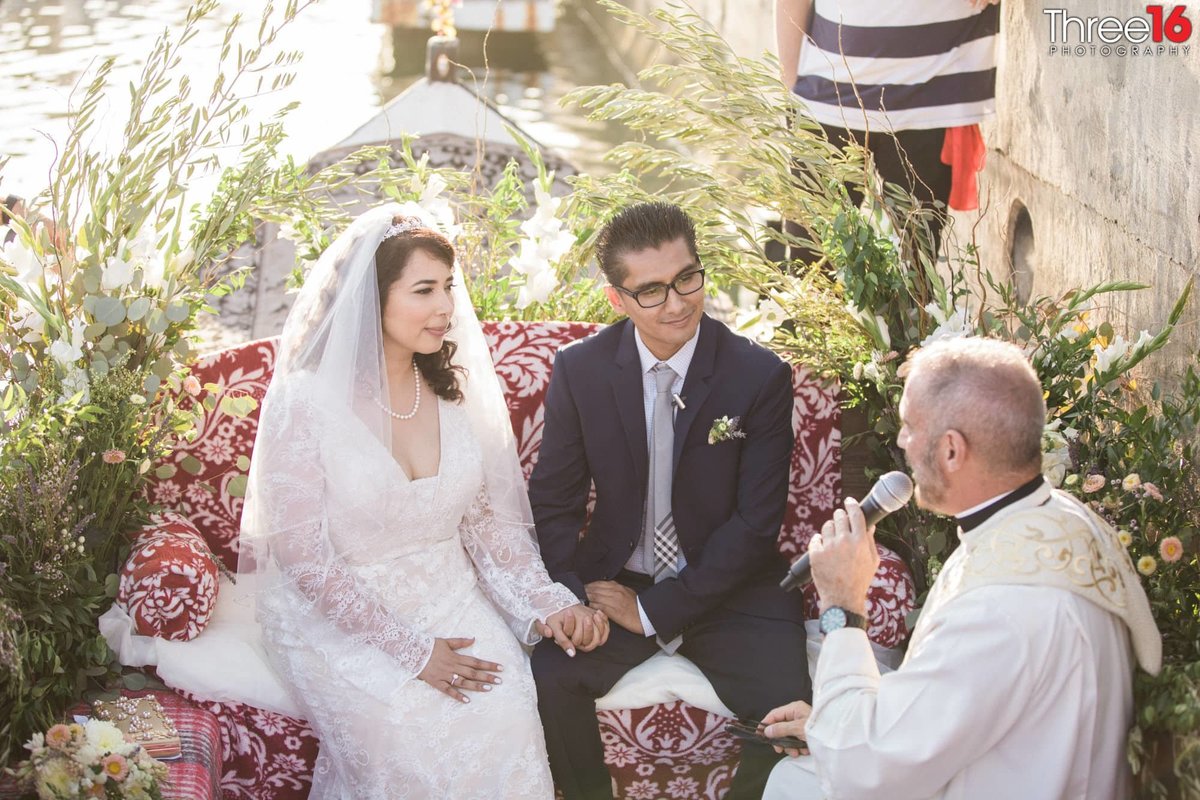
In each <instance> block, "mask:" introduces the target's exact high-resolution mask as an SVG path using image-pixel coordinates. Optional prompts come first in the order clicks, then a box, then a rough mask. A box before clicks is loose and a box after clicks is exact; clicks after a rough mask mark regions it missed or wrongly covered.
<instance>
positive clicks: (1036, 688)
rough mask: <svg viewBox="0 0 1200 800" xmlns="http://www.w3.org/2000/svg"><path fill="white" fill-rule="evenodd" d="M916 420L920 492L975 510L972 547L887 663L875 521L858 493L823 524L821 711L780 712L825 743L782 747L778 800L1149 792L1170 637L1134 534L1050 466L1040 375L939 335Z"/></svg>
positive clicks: (778, 723) (965, 532) (967, 533)
mask: <svg viewBox="0 0 1200 800" xmlns="http://www.w3.org/2000/svg"><path fill="white" fill-rule="evenodd" d="M900 416H901V425H902V427H901V429H900V434H899V440H898V444H899V445H900V447H901V448H902V449H903V450H904V451H905V456H906V458H907V460H908V463H909V465H910V466H911V469H912V476H913V479H914V482H915V483H916V487H917V490H916V499H917V502H918V504H919V505H920V506H921V507H923V508H926V509H929V510H930V511H934V512H936V513H939V514H946V515H954V516H955V517H956V518H957V520H958V524H959V539H960V544H959V547H958V548H957V549H956V550H955V552H954V553H953V555H951V556H950V558H949V559H948V560H947V561H946V564H945V566H944V567H943V568H942V570H941V572H940V573H939V574H938V577H937V580H936V581H935V583H934V585H933V588H932V589H931V591H930V593H929V597H928V599H927V601H926V603H925V606H924V609H923V611H922V613H921V617H920V619H919V621H918V623H917V626H916V629H915V631H914V632H913V636H912V640H911V642H910V644H909V648H908V652H907V654H906V656H905V660H904V663H903V664H902V665H901V666H900V668H899V669H898V670H897V671H895V672H893V673H890V674H887V675H883V676H882V677H881V676H880V673H879V670H878V669H877V667H876V663H875V660H874V658H872V654H871V648H870V644H869V642H868V640H867V636H866V632H865V631H864V630H863V619H864V617H865V614H866V596H867V587H868V586H869V585H870V582H871V578H872V576H873V575H874V574H875V567H876V564H877V562H878V555H877V553H876V550H875V545H874V543H873V530H868V529H867V527H866V524H865V522H864V519H863V515H862V512H861V510H860V509H859V507H858V505H857V504H856V503H855V502H854V501H853V500H848V501H847V502H846V508H845V510H844V511H843V510H840V509H839V510H838V511H837V512H836V514H835V516H834V519H833V520H832V521H830V522H829V523H826V525H825V526H824V528H823V529H822V531H821V533H820V534H819V535H817V536H816V537H814V538H813V541H812V543H811V545H810V547H809V552H810V553H811V554H812V555H811V558H812V574H813V580H814V582H815V584H816V588H817V590H818V592H819V594H820V596H821V611H822V614H821V627H822V631H823V632H824V634H825V639H824V644H823V647H822V650H821V654H820V658H819V661H818V663H817V669H816V679H815V681H814V694H813V706H812V707H811V708H810V707H809V706H808V705H807V704H805V703H802V702H795V703H791V704H789V705H787V706H783V707H781V708H777V709H775V710H774V711H772V712H771V713H770V714H769V715H768V716H767V718H766V719H765V721H766V722H768V723H771V724H770V725H769V726H768V727H767V729H766V733H767V735H768V736H783V735H794V736H800V737H802V738H806V739H807V742H808V746H809V748H810V749H811V755H799V754H798V753H796V752H795V751H793V752H792V753H790V755H793V756H794V757H793V758H789V759H785V760H784V761H782V762H780V764H779V765H778V766H777V767H776V768H775V769H774V771H773V772H772V774H771V778H770V782H769V784H768V787H767V792H766V794H765V795H764V798H765V800H782V799H783V798H789V799H790V798H810V797H811V798H820V797H824V798H875V797H885V796H886V797H905V798H950V797H970V798H973V800H990V799H991V798H995V799H996V800H999V799H1000V798H1013V797H1020V798H1024V799H1025V800H1037V799H1038V798H1046V800H1050V799H1051V798H1054V799H1057V798H1066V797H1087V798H1089V799H1090V800H1118V798H1126V797H1129V796H1130V794H1131V791H1132V786H1131V774H1130V767H1129V763H1128V761H1127V759H1126V757H1125V740H1126V734H1127V733H1128V731H1129V727H1130V725H1131V723H1132V718H1133V698H1132V685H1133V675H1132V673H1133V669H1134V666H1135V659H1136V663H1137V664H1138V665H1140V666H1141V667H1142V668H1143V669H1145V670H1146V671H1148V672H1150V673H1152V674H1154V673H1157V672H1158V669H1159V667H1160V664H1161V658H1162V640H1161V637H1160V636H1159V633H1158V631H1157V629H1156V628H1155V625H1154V621H1153V620H1152V618H1151V616H1150V607H1149V603H1148V601H1147V599H1146V595H1145V593H1144V591H1143V590H1142V586H1141V583H1140V582H1139V579H1138V576H1137V574H1136V572H1135V571H1134V568H1133V565H1132V563H1131V562H1130V559H1129V556H1128V554H1127V553H1126V551H1125V549H1124V547H1123V546H1122V545H1121V544H1120V543H1119V541H1118V540H1117V535H1116V532H1115V531H1114V530H1113V529H1112V528H1111V527H1110V526H1109V525H1108V524H1107V523H1106V522H1105V521H1104V520H1103V519H1101V518H1100V517H1098V516H1097V515H1096V514H1094V513H1093V512H1092V511H1091V510H1090V509H1089V508H1088V507H1087V506H1086V505H1084V504H1083V503H1081V502H1079V501H1078V500H1076V499H1075V498H1073V497H1072V496H1070V495H1068V494H1066V493H1064V492H1061V491H1057V490H1054V489H1052V488H1051V487H1050V486H1049V485H1048V484H1047V483H1046V482H1045V480H1044V479H1043V478H1042V475H1041V435H1042V429H1043V425H1044V423H1045V418H1046V408H1045V403H1044V400H1043V395H1042V388H1041V386H1040V384H1039V382H1038V379H1037V375H1036V374H1035V373H1034V371H1033V369H1032V367H1031V366H1030V365H1029V362H1028V361H1027V360H1026V358H1025V356H1024V355H1023V354H1022V352H1021V351H1020V349H1018V348H1017V347H1015V346H1013V345H1011V344H1007V343H1002V342H998V341H992V340H986V339H974V338H972V339H958V340H953V341H949V342H942V343H938V344H935V345H932V346H930V347H928V348H925V349H923V350H922V351H921V352H920V353H918V354H917V355H916V356H915V357H914V358H913V359H912V361H911V363H910V372H909V377H908V380H907V384H906V386H905V390H904V395H903V397H902V399H901V402H900Z"/></svg>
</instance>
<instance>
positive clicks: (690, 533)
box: [529, 316, 804, 640]
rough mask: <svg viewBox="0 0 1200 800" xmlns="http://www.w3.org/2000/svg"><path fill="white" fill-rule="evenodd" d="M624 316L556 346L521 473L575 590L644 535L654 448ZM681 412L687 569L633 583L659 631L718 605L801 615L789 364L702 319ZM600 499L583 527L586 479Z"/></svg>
mask: <svg viewBox="0 0 1200 800" xmlns="http://www.w3.org/2000/svg"><path fill="white" fill-rule="evenodd" d="M633 332H634V327H633V323H631V322H630V321H629V320H628V319H626V320H622V321H621V322H618V323H615V324H613V325H611V326H609V327H608V328H605V329H604V330H602V331H600V332H599V333H597V334H595V335H594V336H591V337H589V338H587V339H582V340H580V341H578V342H574V343H572V344H570V345H567V346H566V347H564V348H563V349H562V350H560V351H559V353H558V356H557V357H556V359H555V362H554V371H553V374H552V375H551V378H550V387H549V389H548V391H547V394H546V404H545V431H544V436H543V439H542V446H541V449H540V451H539V453H538V461H537V465H536V467H535V468H534V470H533V475H532V477H531V478H530V482H529V499H530V502H531V504H532V506H533V515H534V520H535V522H536V524H537V534H538V540H539V542H540V544H541V550H542V558H543V559H544V560H545V562H546V567H547V569H548V570H549V572H550V576H551V578H553V579H554V580H556V581H559V582H561V583H563V584H565V585H567V586H569V587H571V589H572V590H573V591H574V592H575V593H576V594H577V595H579V597H580V598H581V599H583V598H584V589H583V586H584V584H585V583H589V582H591V581H596V580H611V579H612V578H614V577H615V576H616V575H617V573H618V572H620V571H621V569H622V568H623V567H624V565H625V562H626V561H628V560H629V557H630V555H631V554H632V553H633V550H634V547H635V546H636V545H637V541H638V539H639V538H640V537H641V523H642V510H643V507H644V505H645V501H646V491H647V484H648V471H649V455H648V452H647V443H646V415H645V410H644V409H645V407H644V404H643V397H642V368H641V360H640V359H639V358H638V351H637V345H636V343H635V341H634V337H633ZM680 395H681V397H682V398H683V401H684V404H685V406H686V408H684V409H683V410H680V411H678V413H677V414H676V417H675V474H674V482H673V486H672V510H673V511H674V514H675V527H676V530H677V531H678V535H679V542H680V546H681V547H682V549H683V554H684V556H685V558H686V559H687V567H686V568H685V569H684V570H683V571H682V572H681V573H680V574H679V577H678V578H675V579H668V580H664V581H661V582H659V583H657V584H655V585H654V586H652V587H650V588H648V589H645V590H643V591H642V592H640V593H639V595H638V599H639V600H640V601H641V603H642V608H643V609H644V610H645V612H646V616H647V617H649V619H650V622H651V623H652V624H653V625H654V628H655V630H656V632H657V634H658V635H659V636H660V637H661V638H662V639H663V640H670V639H673V638H674V637H675V636H676V635H677V634H679V633H681V632H683V631H684V630H686V628H687V627H688V626H689V625H691V624H693V623H695V622H697V621H699V620H701V619H702V618H703V617H704V616H705V615H706V614H708V613H709V612H711V611H713V610H715V609H718V608H728V609H731V610H735V611H740V612H742V613H746V614H753V615H756V616H763V617H770V618H774V619H787V620H793V621H796V622H802V621H803V619H804V610H803V606H802V602H801V597H800V593H799V592H793V593H786V592H784V591H782V590H781V589H780V588H779V581H780V580H781V579H782V577H783V575H784V572H785V571H786V569H787V561H786V560H785V559H784V558H783V557H782V556H780V555H779V552H778V550H777V548H776V539H777V537H778V535H779V527H780V524H781V523H782V521H783V513H784V507H785V505H786V503H787V483H788V467H789V463H790V458H791V452H792V444H793V433H792V404H793V399H792V370H791V368H790V367H789V366H788V365H787V364H785V363H784V362H783V361H781V360H780V359H779V358H778V357H777V356H776V355H775V354H773V353H771V352H770V351H769V350H767V349H766V348H764V347H761V346H759V345H757V344H754V343H752V342H750V341H749V340H747V339H746V338H744V337H742V336H738V335H737V334H735V333H733V332H732V331H730V330H729V329H728V328H726V327H725V326H724V325H722V324H721V323H719V322H717V321H715V320H713V319H710V318H709V317H708V316H704V317H702V318H701V321H700V336H699V339H698V340H697V343H696V351H695V354H694V356H693V357H692V362H691V365H690V366H689V367H688V373H687V377H686V378H685V381H684V385H683V391H682V392H680ZM721 417H730V418H733V417H738V418H740V428H741V430H742V431H744V432H745V434H746V436H745V438H743V439H730V440H727V441H723V442H719V443H717V444H709V443H708V433H709V429H710V428H711V427H712V424H713V421H714V420H716V419H719V418H721ZM593 482H594V483H595V486H596V506H595V510H594V511H593V513H592V517H591V520H590V521H589V522H588V523H587V532H586V535H585V536H584V537H583V538H582V539H580V538H579V533H580V531H581V530H582V529H583V527H584V522H585V516H586V504H587V498H588V491H589V487H590V485H591V484H592V483H593Z"/></svg>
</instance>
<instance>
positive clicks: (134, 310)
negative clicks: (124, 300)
mask: <svg viewBox="0 0 1200 800" xmlns="http://www.w3.org/2000/svg"><path fill="white" fill-rule="evenodd" d="M151 305H152V302H151V300H150V298H149V297H146V296H144V295H143V296H142V297H138V298H136V299H135V300H134V301H133V302H132V303H130V304H129V309H128V311H127V312H126V316H128V317H129V319H130V320H131V321H133V322H137V321H138V320H140V319H141V318H142V317H144V316H146V312H147V311H149V310H150V306H151Z"/></svg>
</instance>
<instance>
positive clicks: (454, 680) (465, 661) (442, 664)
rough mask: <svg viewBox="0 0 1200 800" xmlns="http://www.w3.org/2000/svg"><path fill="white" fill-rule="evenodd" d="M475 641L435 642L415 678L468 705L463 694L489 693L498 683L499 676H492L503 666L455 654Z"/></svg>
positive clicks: (445, 640) (458, 639) (472, 639)
mask: <svg viewBox="0 0 1200 800" xmlns="http://www.w3.org/2000/svg"><path fill="white" fill-rule="evenodd" d="M474 642H475V639H474V638H456V639H434V640H433V655H431V656H430V657H429V662H428V663H427V664H426V665H425V669H423V670H421V672H420V673H419V674H418V675H417V677H418V678H420V679H421V680H423V681H425V682H426V683H428V684H429V685H430V686H432V687H433V688H434V689H437V690H438V691H439V692H444V693H445V694H447V695H449V696H450V697H452V698H454V699H455V700H458V701H459V702H462V703H469V702H471V698H469V697H467V696H466V695H465V694H463V692H464V691H466V692H490V691H491V690H492V686H493V685H496V684H499V683H500V676H498V675H496V674H495V673H497V672H500V671H502V670H503V667H501V666H500V665H499V664H496V663H494V662H491V661H484V660H482V659H479V658H475V657H473V656H468V655H466V654H462V653H459V652H458V651H459V650H462V649H463V648H464V647H470V646H471V645H472V644H473V643H474Z"/></svg>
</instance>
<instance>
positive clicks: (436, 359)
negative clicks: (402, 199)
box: [375, 216, 463, 402]
mask: <svg viewBox="0 0 1200 800" xmlns="http://www.w3.org/2000/svg"><path fill="white" fill-rule="evenodd" d="M411 219H412V218H411V217H405V216H397V217H395V218H394V219H393V220H392V222H393V224H396V225H404V224H405V223H406V222H409V221H410V220H411ZM418 250H420V251H422V252H424V253H425V254H427V255H429V256H430V257H432V258H435V259H437V260H438V261H440V262H442V263H443V264H445V265H446V266H447V267H449V268H450V269H454V245H452V244H450V240H449V239H447V238H446V237H445V236H443V235H442V234H440V233H438V232H437V231H435V230H433V229H432V228H425V227H412V228H408V229H406V230H402V231H401V232H399V233H397V234H394V235H392V236H389V237H387V238H386V239H384V240H383V241H382V242H380V243H379V248H378V249H377V250H376V251H375V279H376V281H378V285H379V317H380V319H381V320H382V319H383V309H384V305H385V304H386V303H387V296H388V290H389V289H391V287H392V284H393V283H395V282H396V281H397V280H399V279H400V276H401V275H402V274H404V268H405V267H407V266H408V261H409V259H410V258H412V255H413V253H415V252H416V251H418ZM456 350H458V345H457V344H455V343H454V342H452V341H450V340H449V339H447V340H446V341H444V342H443V343H442V349H441V350H438V351H437V352H436V353H417V354H416V361H417V368H418V369H420V370H421V374H422V375H423V376H425V380H426V381H428V382H429V386H430V387H431V388H432V389H433V392H434V394H436V395H437V396H438V397H441V398H444V399H446V400H450V401H454V402H458V401H460V400H462V396H463V394H462V389H461V388H460V387H459V385H458V376H459V374H460V373H462V371H463V369H462V367H459V366H456V365H455V364H453V363H452V362H453V359H454V353H455V351H456Z"/></svg>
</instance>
